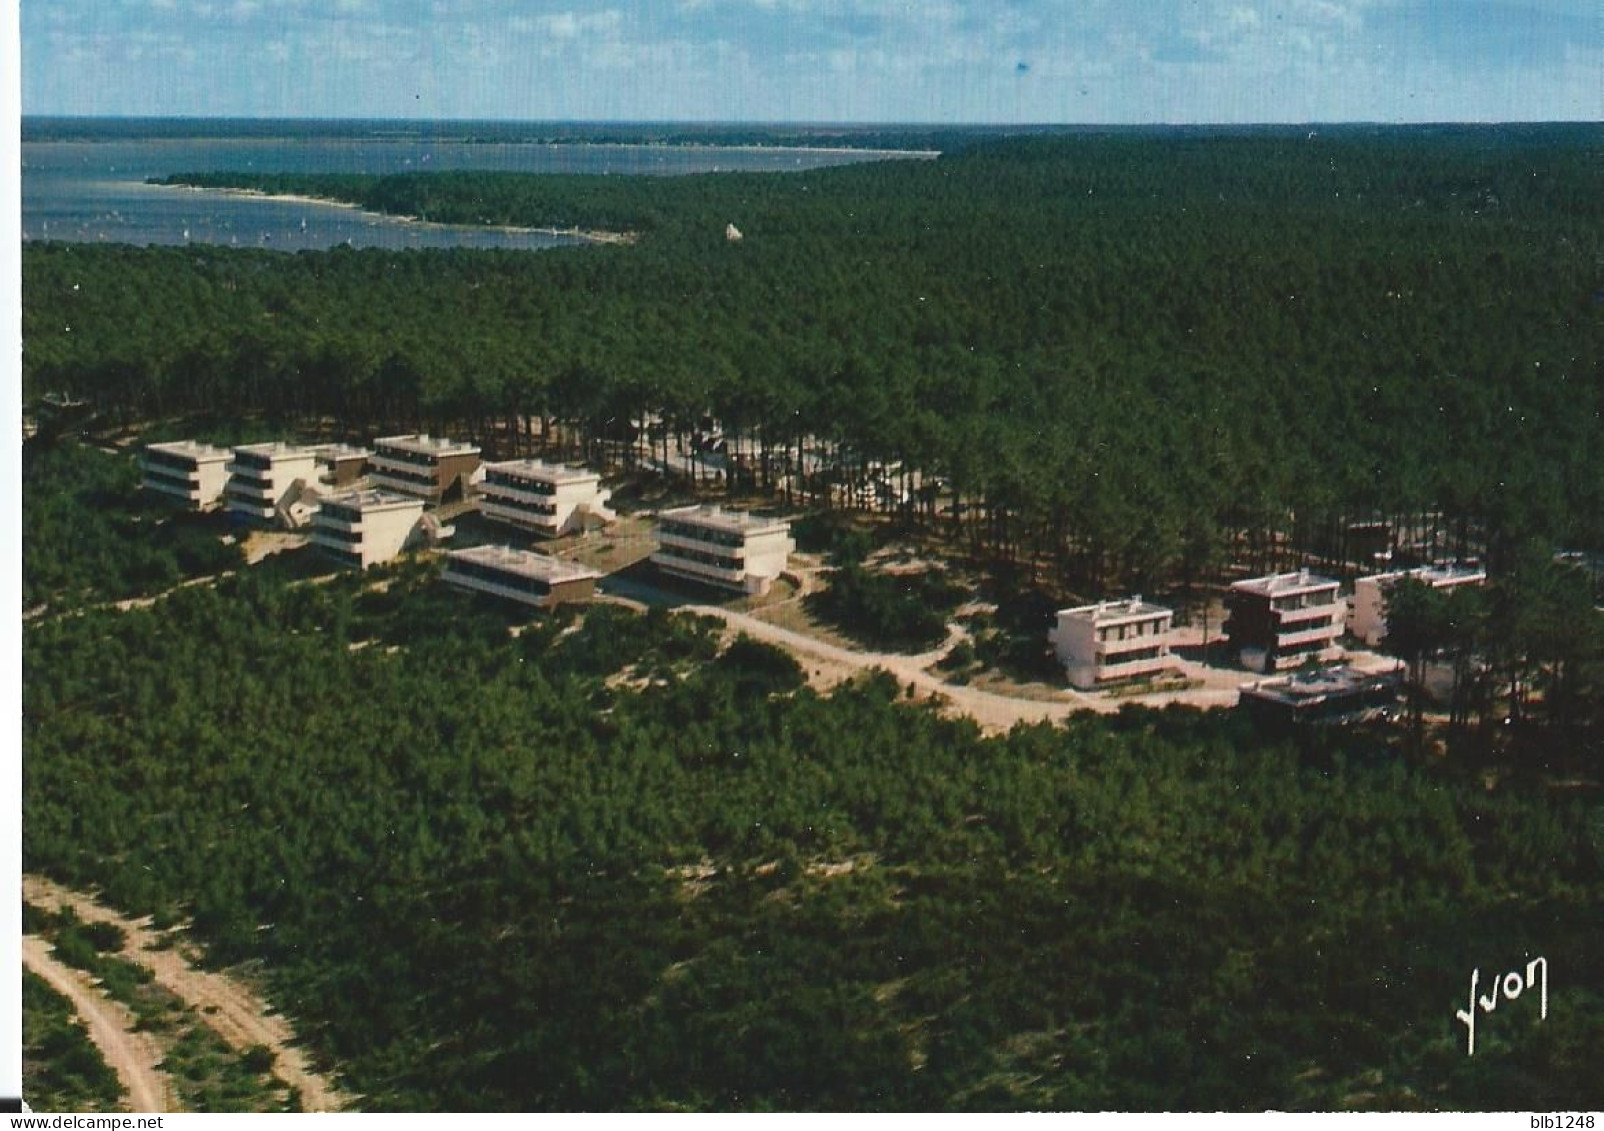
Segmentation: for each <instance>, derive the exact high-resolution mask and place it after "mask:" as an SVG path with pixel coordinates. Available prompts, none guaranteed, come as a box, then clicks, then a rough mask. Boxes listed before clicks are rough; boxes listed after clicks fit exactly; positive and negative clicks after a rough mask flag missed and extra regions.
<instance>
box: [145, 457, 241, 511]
mask: <svg viewBox="0 0 1604 1131" xmlns="http://www.w3.org/2000/svg"><path fill="white" fill-rule="evenodd" d="M231 455H232V453H230V452H229V450H228V449H227V448H214V447H213V446H212V445H210V444H200V443H196V442H195V441H194V440H177V441H174V442H172V443H167V444H147V445H145V452H144V455H143V456H142V457H141V458H140V461H139V469H140V473H141V483H140V486H141V487H143V488H144V489H145V490H146V491H151V492H154V493H155V494H158V495H161V496H162V497H164V498H168V499H172V500H174V501H176V502H180V503H183V504H184V505H185V506H187V507H188V508H189V509H190V510H196V511H201V510H209V509H210V508H212V507H214V506H216V505H217V504H218V503H220V502H221V501H222V499H223V489H224V487H225V486H227V484H228V471H227V465H228V461H229V459H230V457H231Z"/></svg>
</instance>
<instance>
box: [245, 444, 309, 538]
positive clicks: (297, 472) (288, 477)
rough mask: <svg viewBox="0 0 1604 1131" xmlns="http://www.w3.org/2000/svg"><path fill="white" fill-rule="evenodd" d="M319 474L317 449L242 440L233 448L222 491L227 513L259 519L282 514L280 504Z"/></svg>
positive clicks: (285, 504)
mask: <svg viewBox="0 0 1604 1131" xmlns="http://www.w3.org/2000/svg"><path fill="white" fill-rule="evenodd" d="M317 477H318V461H317V453H316V452H314V451H313V450H312V449H311V448H301V447H296V446H295V445H293V444H286V443H283V442H282V441H274V442H273V443H270V444H245V445H242V446H240V447H237V448H235V449H234V458H233V459H232V460H231V461H229V464H228V486H227V488H226V489H225V491H224V495H225V500H226V503H227V506H228V512H229V513H230V514H237V515H243V516H244V517H246V518H252V519H255V520H257V521H258V522H272V521H274V519H275V518H281V520H282V521H283V522H284V524H285V525H294V524H293V523H292V522H290V520H289V519H287V518H283V517H282V515H281V512H280V508H281V507H288V506H289V505H290V504H291V503H292V502H294V501H295V496H296V495H297V494H298V493H299V492H297V491H296V490H295V486H296V483H297V482H299V483H300V485H301V486H302V487H306V486H311V485H315V484H316V483H317Z"/></svg>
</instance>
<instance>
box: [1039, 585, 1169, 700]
mask: <svg viewBox="0 0 1604 1131" xmlns="http://www.w3.org/2000/svg"><path fill="white" fill-rule="evenodd" d="M1174 626H1175V613H1174V612H1173V611H1172V610H1170V609H1166V608H1164V607H1163V606H1161V605H1152V604H1148V603H1147V602H1144V601H1143V600H1142V598H1141V597H1139V596H1138V597H1132V598H1130V599H1129V600H1124V601H1102V602H1099V603H1098V604H1095V605H1081V606H1079V607H1078V608H1072V609H1060V610H1058V623H1057V624H1055V625H1054V626H1053V628H1052V631H1050V632H1049V633H1048V634H1047V639H1048V640H1049V641H1050V642H1051V643H1052V645H1053V651H1054V652H1055V653H1056V654H1057V656H1058V662H1059V663H1061V664H1063V665H1064V670H1065V671H1066V672H1067V673H1068V675H1069V682H1070V683H1072V684H1074V685H1075V686H1076V687H1079V688H1082V689H1086V688H1092V687H1096V686H1097V685H1098V684H1099V683H1106V682H1108V681H1110V680H1118V679H1130V678H1132V677H1134V676H1143V675H1152V674H1153V673H1155V672H1160V671H1163V670H1164V669H1166V668H1168V667H1169V666H1170V632H1171V630H1172V629H1173V628H1174Z"/></svg>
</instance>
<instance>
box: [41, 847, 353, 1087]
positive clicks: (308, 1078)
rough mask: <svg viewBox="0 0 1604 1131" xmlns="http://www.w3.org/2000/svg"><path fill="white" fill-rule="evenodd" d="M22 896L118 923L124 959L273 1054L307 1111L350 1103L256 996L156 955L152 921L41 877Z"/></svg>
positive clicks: (239, 1039) (235, 1039) (243, 1045)
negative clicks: (124, 913) (123, 935)
mask: <svg viewBox="0 0 1604 1131" xmlns="http://www.w3.org/2000/svg"><path fill="white" fill-rule="evenodd" d="M22 895H23V898H24V899H26V900H27V901H28V902H29V903H33V904H36V905H38V906H40V907H43V908H46V909H48V910H55V909H56V908H57V907H60V906H63V905H65V906H67V907H71V908H72V909H73V910H74V911H75V912H77V914H78V917H79V918H80V919H82V920H84V921H85V922H86V923H96V922H106V923H115V924H116V925H117V926H119V927H121V928H122V929H123V931H124V932H125V933H126V935H127V939H128V944H127V947H126V948H125V949H124V951H123V957H125V958H127V959H128V960H129V961H131V962H137V963H139V964H140V965H142V966H146V967H149V969H150V971H151V973H152V974H154V975H155V977H156V981H157V982H158V983H159V984H160V985H162V986H163V987H165V988H166V989H168V990H170V991H171V992H173V993H174V994H176V995H178V996H179V997H180V998H182V999H183V1000H184V1001H185V1002H187V1003H188V1004H189V1005H191V1006H193V1007H194V1008H195V1009H196V1010H198V1011H199V1012H200V1013H201V1014H202V1016H204V1017H205V1019H206V1023H207V1024H208V1025H210V1026H211V1027H212V1028H213V1029H215V1030H217V1033H218V1035H219V1036H220V1037H222V1038H223V1040H225V1041H227V1042H228V1043H229V1044H230V1045H232V1046H234V1048H236V1049H241V1050H243V1049H248V1048H250V1047H251V1046H252V1045H265V1046H267V1047H268V1048H269V1049H271V1050H272V1052H273V1057H274V1061H273V1073H274V1075H276V1076H277V1077H278V1078H279V1079H280V1080H283V1081H284V1082H285V1083H286V1084H288V1085H290V1086H291V1087H292V1088H298V1089H299V1090H300V1093H301V1105H302V1107H303V1108H304V1109H305V1110H306V1111H340V1110H343V1109H344V1107H345V1105H346V1104H347V1103H349V1102H350V1100H351V1097H350V1096H347V1095H346V1094H344V1093H342V1092H341V1091H340V1090H339V1089H338V1088H336V1087H335V1085H334V1084H333V1083H332V1082H331V1081H330V1080H328V1079H327V1078H326V1077H324V1076H323V1075H321V1074H320V1073H318V1072H317V1071H316V1070H315V1069H314V1068H313V1067H312V1064H311V1061H310V1060H308V1059H307V1056H306V1054H305V1053H304V1052H303V1051H302V1050H301V1049H300V1048H298V1047H296V1046H295V1044H294V1041H295V1033H294V1032H293V1031H292V1030H291V1028H290V1025H289V1022H288V1021H286V1020H285V1019H284V1017H283V1016H282V1015H280V1014H277V1013H275V1012H273V1010H272V1007H271V1006H270V1005H268V1003H267V1002H265V1001H264V1000H262V998H261V997H259V996H258V995H257V994H256V993H254V992H253V991H252V990H250V989H248V988H246V987H245V986H243V985H241V984H240V983H239V982H238V981H236V980H234V979H233V978H230V977H228V976H227V975H225V974H215V973H212V972H210V971H206V970H197V969H195V968H194V967H192V966H191V965H190V963H189V960H188V959H187V958H186V957H185V956H184V955H183V954H182V953H181V952H180V950H179V949H178V948H176V947H175V948H171V949H165V950H164V949H155V948H156V947H157V946H158V945H159V943H160V940H161V939H162V938H163V936H162V935H161V934H160V933H159V932H157V931H155V930H153V929H152V928H151V927H150V923H149V920H148V919H139V920H135V919H129V918H126V917H125V916H122V915H119V914H118V913H117V912H115V911H112V910H110V909H109V908H106V907H102V906H101V905H100V904H98V903H96V902H95V901H94V900H93V899H91V898H90V897H89V896H87V895H84V894H82V893H80V892H76V891H72V890H70V889H68V888H64V887H62V886H61V885H60V884H57V883H54V882H52V881H51V880H47V879H45V878H44V877H42V876H24V877H23V878H22Z"/></svg>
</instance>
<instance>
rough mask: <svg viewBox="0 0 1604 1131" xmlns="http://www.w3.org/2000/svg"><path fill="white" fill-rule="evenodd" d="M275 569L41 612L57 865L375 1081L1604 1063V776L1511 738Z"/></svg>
mask: <svg viewBox="0 0 1604 1131" xmlns="http://www.w3.org/2000/svg"><path fill="white" fill-rule="evenodd" d="M284 577H285V572H284V571H283V570H281V568H280V567H279V566H277V565H274V566H271V567H270V566H268V565H261V566H254V567H251V568H250V569H249V570H246V571H244V572H242V573H241V574H239V575H238V576H236V577H233V578H229V579H226V580H224V581H222V582H220V583H219V584H218V585H217V586H216V587H215V588H205V587H197V588H187V589H182V590H179V591H178V592H176V593H174V594H173V595H171V596H169V597H166V598H163V599H162V600H161V601H159V602H158V603H157V604H156V605H155V606H154V607H152V608H150V609H147V610H135V611H132V612H128V613H120V614H119V613H113V612H106V611H87V612H85V613H84V614H83V615H81V616H62V617H47V618H43V619H41V620H39V621H36V622H31V623H30V625H29V626H28V627H27V628H26V629H25V631H24V640H23V648H24V656H23V660H24V664H23V678H24V697H25V702H26V711H25V713H24V718H23V728H24V735H23V739H24V744H25V749H26V752H27V758H26V763H25V767H24V769H25V780H24V797H23V802H24V810H25V812H26V814H27V821H26V823H25V826H24V830H23V835H24V841H25V843H24V851H25V860H26V865H27V867H28V868H29V869H36V870H40V871H44V872H47V873H49V874H51V875H53V876H55V877H57V878H59V879H61V880H64V881H66V882H69V883H73V884H77V885H81V886H85V887H90V886H94V887H99V888H101V889H103V890H104V892H105V894H106V897H107V898H108V899H109V900H110V901H112V902H113V903H114V904H116V905H117V906H119V907H123V908H127V909H129V910H131V911H134V912H146V911H148V912H153V913H155V914H156V915H157V917H158V921H159V922H163V923H165V922H169V921H173V920H175V919H178V918H182V917H184V916H193V919H194V930H195V932H196V934H197V936H198V937H199V938H201V939H202V940H204V941H205V942H207V943H208V944H209V945H210V947H211V952H212V955H213V958H214V960H215V961H218V962H223V963H229V962H236V961H241V960H246V959H258V960H260V961H261V962H262V963H263V964H264V965H263V966H261V967H259V969H261V970H263V971H265V974H266V976H267V977H268V978H269V979H270V980H271V984H272V988H273V992H274V996H275V1000H276V1001H277V1002H278V1003H279V1004H280V1005H281V1006H282V1007H283V1008H284V1009H285V1010H286V1012H287V1013H289V1014H290V1015H291V1016H292V1017H293V1018H294V1019H295V1021H296V1024H297V1026H298V1028H299V1029H300V1031H301V1033H302V1034H303V1035H304V1036H305V1037H306V1038H307V1039H308V1040H309V1043H310V1045H311V1047H312V1048H313V1049H314V1050H315V1051H316V1053H317V1054H318V1055H320V1056H322V1057H326V1058H328V1059H329V1061H330V1062H331V1063H332V1064H334V1065H335V1066H336V1067H337V1068H338V1070H339V1071H341V1072H342V1073H344V1074H346V1076H347V1078H348V1080H349V1082H350V1085H351V1087H352V1088H353V1089H354V1090H355V1091H357V1092H359V1093H361V1094H362V1095H363V1096H364V1097H366V1098H365V1099H364V1101H363V1104H364V1105H365V1106H368V1107H372V1108H378V1109H421V1110H438V1109H445V1110H476V1109H507V1110H525V1109H654V1110H663V1109H687V1108H689V1109H713V1110H765V1109H775V1108H785V1109H911V1110H933V1109H937V1110H939V1109H1013V1110H1020V1109H1041V1108H1049V1109H1139V1110H1140V1109H1151V1110H1183V1109H1185V1110H1215V1109H1250V1110H1260V1109H1264V1108H1343V1107H1357V1108H1383V1109H1395V1108H1403V1109H1414V1108H1448V1109H1464V1108H1472V1109H1484V1108H1515V1109H1523V1110H1532V1109H1539V1108H1541V1109H1544V1110H1551V1109H1587V1108H1596V1107H1598V1106H1599V1099H1600V1095H1601V1093H1600V1091H1599V1083H1598V1076H1597V1072H1596V1071H1595V1070H1594V1067H1595V1065H1594V1061H1595V1060H1596V1053H1597V1049H1598V1048H1599V1045H1600V1039H1601V1036H1604V1028H1601V1026H1604V982H1601V976H1600V971H1601V970H1604V951H1601V949H1600V947H1601V940H1604V936H1601V935H1600V933H1599V931H1598V921H1597V914H1598V911H1597V909H1598V907H1599V906H1600V903H1601V900H1604V888H1601V882H1604V881H1601V876H1600V857H1599V853H1600V843H1601V842H1600V834H1601V829H1600V827H1599V825H1598V814H1597V809H1596V807H1595V808H1593V809H1592V810H1591V812H1590V811H1589V809H1588V808H1587V806H1586V805H1584V804H1583V803H1582V802H1581V801H1580V800H1576V801H1568V800H1564V799H1562V798H1560V797H1558V796H1556V795H1554V794H1552V793H1550V792H1549V791H1547V790H1546V789H1544V788H1543V787H1541V786H1539V785H1538V780H1539V779H1538V776H1537V775H1535V774H1532V773H1529V772H1527V770H1526V769H1523V768H1522V767H1521V766H1519V765H1515V766H1511V767H1506V769H1508V770H1512V771H1513V774H1512V776H1509V777H1507V778H1506V780H1505V782H1504V784H1503V786H1502V787H1501V788H1499V789H1498V790H1497V791H1496V792H1490V791H1489V790H1488V788H1487V786H1486V784H1485V782H1484V781H1483V780H1482V778H1481V776H1480V774H1476V775H1467V776H1465V777H1463V778H1461V777H1460V776H1459V775H1458V774H1456V773H1454V772H1452V771H1447V770H1444V769H1438V770H1436V771H1433V772H1428V771H1426V770H1424V769H1420V768H1415V767H1412V766H1411V765H1409V764H1408V763H1407V761H1406V760H1405V759H1404V757H1403V756H1402V755H1401V752H1400V751H1399V750H1398V749H1394V748H1393V747H1392V745H1391V740H1390V739H1389V738H1387V736H1386V735H1385V734H1381V733H1370V732H1354V733H1350V734H1342V735H1336V736H1333V737H1331V738H1330V739H1329V740H1320V741H1315V742H1314V743H1313V744H1312V745H1310V746H1308V747H1307V748H1306V749H1303V750H1299V749H1297V748H1294V747H1293V746H1291V745H1289V744H1286V743H1283V742H1280V741H1277V740H1273V739H1270V738H1267V737H1265V736H1262V735H1259V734H1257V733H1256V732H1254V731H1253V730H1252V729H1251V728H1250V727H1249V726H1247V725H1245V724H1244V722H1243V721H1242V720H1241V719H1240V718H1237V717H1232V716H1231V715H1229V714H1226V713H1215V714H1209V715H1203V714H1199V713H1196V712H1192V711H1188V710H1181V709H1172V710H1168V711H1165V712H1161V713H1159V712H1151V711H1143V710H1133V711H1130V712H1127V713H1125V714H1122V715H1120V716H1118V717H1117V718H1114V719H1103V718H1092V719H1084V720H1075V721H1072V722H1070V723H1069V724H1067V725H1064V726H1060V727H1048V726H1038V727H1021V728H1018V729H1016V730H1015V731H1014V732H1013V733H1011V734H1010V735H1008V736H1006V737H1001V738H991V739H983V738H982V737H980V736H979V734H978V733H977V731H976V730H975V728H974V727H973V725H972V724H970V723H968V722H963V721H959V722H955V721H944V720H942V719H940V718H938V717H937V716H936V715H935V714H934V713H933V712H932V711H931V710H930V709H928V708H927V707H915V706H910V705H906V704H904V703H903V702H901V700H902V692H901V689H900V688H898V686H897V685H896V684H895V682H894V681H892V680H891V679H890V678H889V677H880V678H875V679H870V680H868V681H867V682H865V683H862V684H859V685H856V686H851V687H846V688H843V689H839V690H837V691H836V692H835V693H834V694H832V695H831V696H829V697H828V698H823V697H820V696H819V695H817V694H815V693H814V692H812V691H810V690H808V689H806V688H801V687H799V684H800V682H801V673H800V671H799V670H798V669H797V668H796V665H795V663H794V662H792V661H791V660H790V659H789V658H788V657H787V656H785V655H784V654H783V653H779V652H776V651H775V650H774V649H772V648H770V647H768V646H767V645H762V644H757V643H753V642H750V641H745V642H737V643H735V644H732V645H729V646H727V647H725V648H723V649H722V650H721V645H720V643H719V638H718V633H717V630H716V626H712V625H710V624H709V623H708V622H707V621H702V620H697V619H694V618H688V617H685V616H672V615H665V614H663V613H662V612H661V611H657V612H653V613H650V614H647V615H644V616H642V615H637V614H634V613H630V612H627V611H625V610H621V609H617V608H611V607H595V608H591V609H589V610H587V611H585V613H584V615H583V618H582V621H576V620H575V615H574V614H573V613H571V612H564V613H559V614H555V615H551V616H537V617H535V618H534V620H533V621H532V623H530V624H529V625H528V627H526V628H525V629H524V631H523V632H522V634H521V635H520V636H519V637H517V638H516V639H514V638H511V637H509V635H508V633H507V626H508V624H509V623H511V621H513V620H523V619H526V616H527V614H522V613H511V614H509V613H508V611H507V610H506V609H505V608H503V607H500V606H497V605H494V604H492V603H486V602H483V601H476V600H470V599H468V598H466V597H463V596H461V595H459V594H455V593H453V592H451V591H448V590H443V589H442V587H440V586H439V584H438V582H436V581H434V580H433V579H432V577H431V576H430V571H429V569H428V568H426V567H425V568H419V567H416V566H409V567H402V568H398V569H394V570H390V571H389V576H388V578H387V580H388V581H389V586H388V588H387V589H386V590H385V591H383V592H377V591H374V592H364V591H363V590H362V582H361V581H360V580H359V579H357V578H354V577H351V576H345V577H341V578H337V579H335V580H333V581H331V582H329V583H326V584H319V585H300V586H292V585H290V584H289V583H287V582H286V581H285V580H284ZM1536 955H1541V956H1544V957H1546V958H1547V960H1548V962H1549V965H1550V978H1551V980H1550V982H1549V985H1548V995H1549V996H1548V1017H1547V1019H1546V1020H1544V1021H1540V1019H1539V1016H1538V1014H1539V1008H1538V1003H1537V1001H1536V1000H1535V998H1534V997H1533V996H1532V995H1527V996H1526V997H1523V998H1522V999H1521V1000H1520V1001H1518V1002H1506V1003H1503V1004H1501V1005H1500V1007H1499V1009H1498V1010H1497V1011H1496V1012H1495V1013H1493V1014H1489V1015H1484V1016H1483V1017H1482V1018H1481V1020H1480V1024H1479V1027H1478V1032H1477V1049H1476V1055H1475V1057H1474V1058H1470V1057H1467V1056H1466V1051H1465V1031H1464V1028H1463V1026H1461V1025H1459V1024H1457V1023H1456V1022H1455V1020H1454V1010H1455V1009H1458V1008H1462V1007H1463V1004H1464V1001H1465V998H1466V994H1467V986H1468V985H1469V978H1470V973H1471V971H1472V970H1473V969H1480V970H1481V971H1482V975H1483V986H1486V985H1487V984H1488V982H1487V979H1488V978H1489V977H1491V973H1492V972H1494V971H1496V972H1498V973H1500V974H1501V973H1503V972H1505V971H1508V970H1511V969H1522V970H1523V969H1524V968H1525V963H1526V961H1527V959H1528V957H1530V956H1536Z"/></svg>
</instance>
